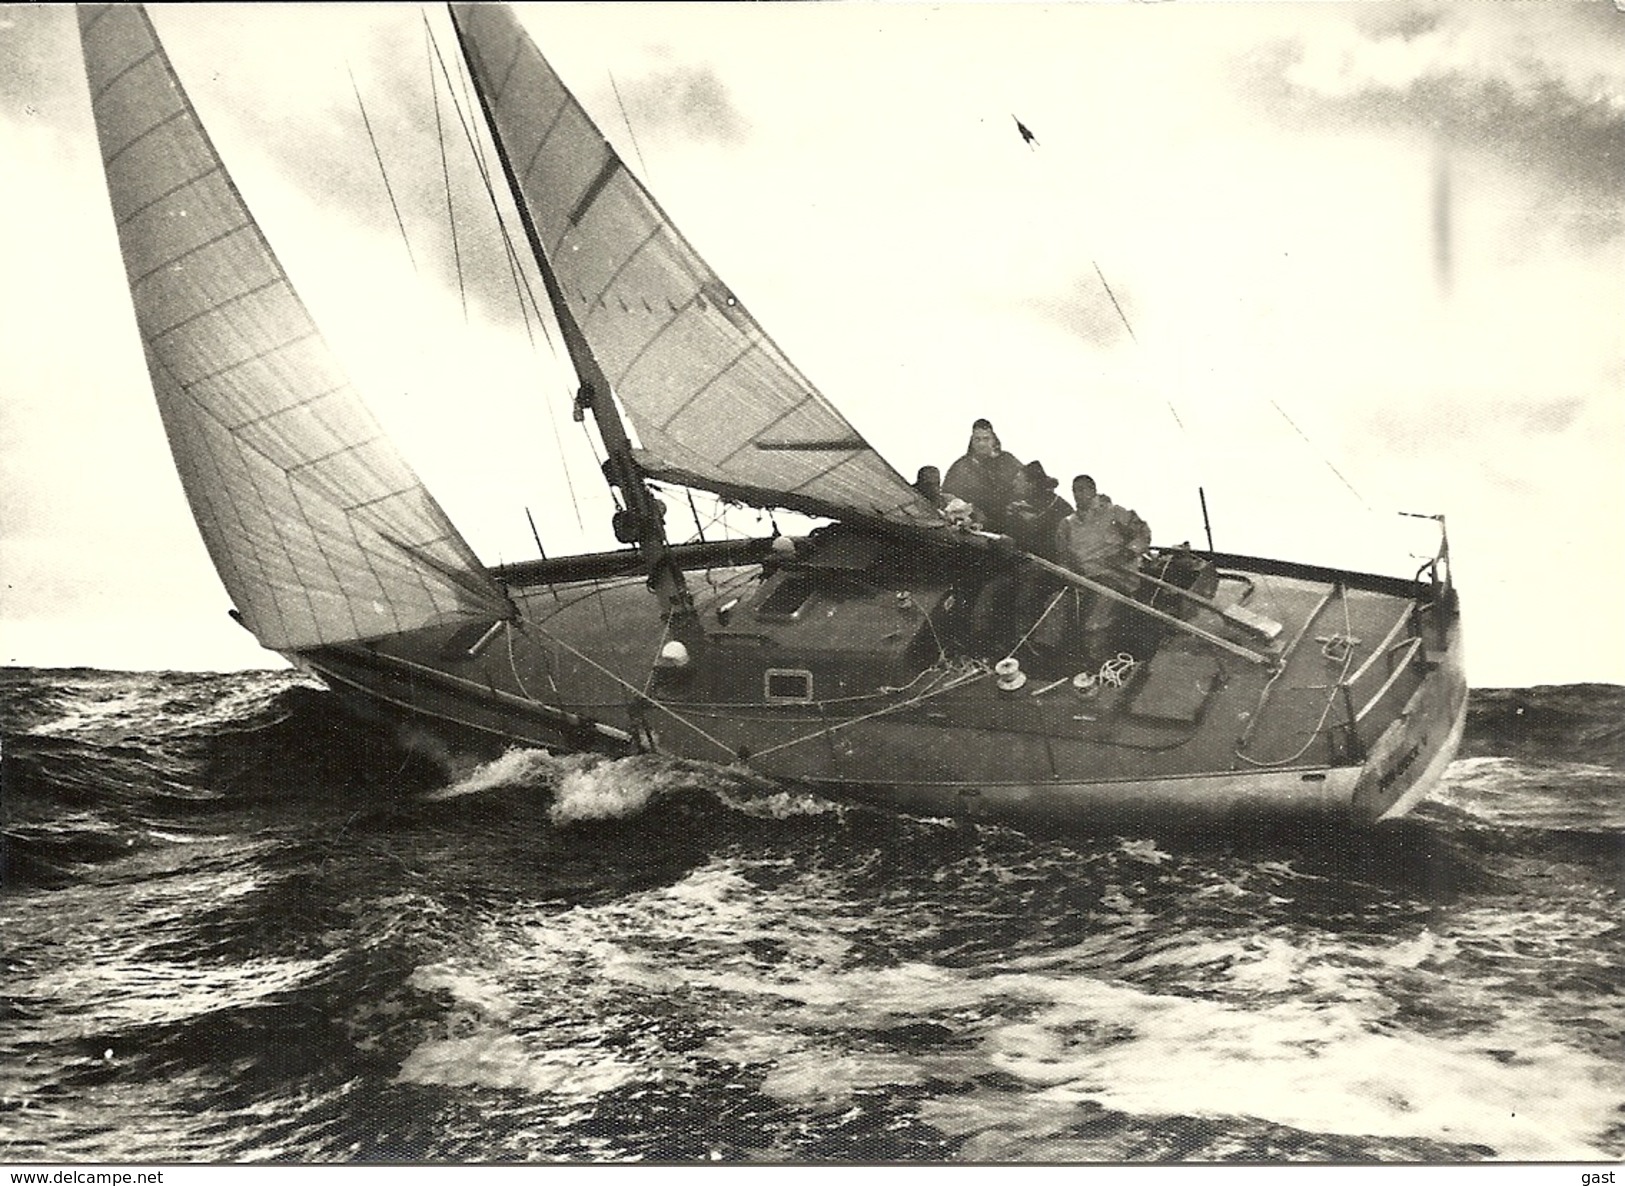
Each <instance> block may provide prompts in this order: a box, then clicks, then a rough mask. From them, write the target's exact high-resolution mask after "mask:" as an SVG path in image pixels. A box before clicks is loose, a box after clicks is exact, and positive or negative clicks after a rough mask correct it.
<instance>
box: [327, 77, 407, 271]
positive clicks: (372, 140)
mask: <svg viewBox="0 0 1625 1186" xmlns="http://www.w3.org/2000/svg"><path fill="white" fill-rule="evenodd" d="M344 69H345V71H346V72H347V73H348V74H349V75H350V89H351V90H353V91H355V105H356V106H357V107H358V108H360V110H361V126H362V127H364V128H366V129H367V142H368V143H369V144H371V145H372V159H373V160H375V161H377V162H378V175H379V176H380V177H382V178H383V180H384V193H386V194H388V195H389V208H390V209H391V210H393V211H394V212H395V225H396V226H397V227H399V228H400V231H401V242H402V243H404V244H406V258H407V259H409V260H411V261H412V270H413V271H414V272H415V271H417V270H418V260H417V256H415V255H413V254H412V240H411V239H409V238H408V237H407V235H406V223H405V222H404V221H403V220H402V219H401V207H400V204H399V203H398V202H396V201H395V190H394V188H393V187H392V186H391V185H390V184H389V171H388V170H387V169H385V168H384V156H383V153H381V152H380V151H379V150H378V137H376V136H374V135H373V132H372V121H371V120H370V119H368V118H367V105H366V104H365V103H363V102H362V101H361V87H360V86H359V85H358V84H357V83H356V80H355V71H354V70H351V69H350V66H349V63H348V62H346V63H345V66H344Z"/></svg>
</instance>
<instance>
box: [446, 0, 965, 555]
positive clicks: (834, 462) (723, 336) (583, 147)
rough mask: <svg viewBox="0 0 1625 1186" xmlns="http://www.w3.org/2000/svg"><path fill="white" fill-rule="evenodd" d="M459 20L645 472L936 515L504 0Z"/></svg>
mask: <svg viewBox="0 0 1625 1186" xmlns="http://www.w3.org/2000/svg"><path fill="white" fill-rule="evenodd" d="M452 19H453V21H454V22H455V24H456V26H457V30H458V34H459V36H460V37H461V39H462V43H463V47H464V52H465V55H466V57H467V58H468V61H469V65H470V68H471V70H472V72H473V76H474V85H475V86H476V88H478V90H479V91H480V93H481V95H482V96H483V98H484V100H485V103H486V106H487V110H488V114H489V116H490V119H491V123H492V130H493V134H494V135H495V136H496V138H497V141H498V143H499V145H500V146H501V148H502V150H503V152H504V154H505V156H506V158H507V160H508V163H509V166H510V168H511V170H512V174H513V178H514V181H515V183H516V185H517V187H518V190H519V193H518V195H517V196H518V199H519V200H520V201H521V202H522V203H523V204H524V207H525V209H526V212H527V213H528V215H529V217H530V220H531V223H532V225H533V226H534V228H535V230H536V232H537V235H538V237H539V238H540V240H541V247H542V250H543V253H544V254H545V256H546V259H545V260H544V261H543V264H544V266H547V267H550V268H551V269H552V272H553V274H554V276H555V277H556V279H557V281H558V287H559V289H560V290H561V293H562V297H563V299H564V300H565V301H566V302H567V303H568V306H569V312H570V313H571V314H572V315H573V317H574V319H575V321H576V322H577V324H578V325H579V326H580V328H581V331H582V334H583V335H584V337H585V338H586V340H587V342H588V344H589V345H590V347H591V350H592V353H593V355H594V357H595V359H596V361H597V364H598V366H599V367H600V368H601V369H602V371H603V373H604V374H605V376H606V377H607V378H608V380H609V383H610V385H611V387H612V388H613V391H614V394H615V396H616V397H617V398H618V399H619V400H620V402H621V404H622V406H623V407H624V408H625V409H626V413H627V416H628V418H629V419H630V420H631V422H632V425H633V427H634V428H635V429H636V430H637V434H638V438H639V443H640V444H641V446H642V452H641V453H640V455H639V458H638V460H639V464H640V465H641V466H642V467H643V468H644V470H645V471H646V472H647V473H649V474H650V475H651V476H652V477H655V478H659V479H665V480H670V481H675V482H680V483H683V484H685V485H689V486H694V487H697V488H700V489H705V490H711V491H714V492H716V493H719V494H722V495H725V496H728V497H733V498H738V499H742V500H743V501H747V502H751V503H755V504H757V505H769V506H781V507H788V508H790V509H793V510H799V511H804V512H808V513H811V514H814V515H820V516H828V517H832V518H852V517H854V516H857V517H861V518H865V519H870V520H878V521H882V522H886V523H891V524H898V525H907V526H913V527H934V528H940V527H943V526H945V524H944V522H943V520H942V519H941V517H940V516H939V515H938V514H937V512H936V510H935V508H934V507H933V506H932V505H931V504H930V503H928V502H927V501H926V500H925V499H923V498H921V497H920V496H919V495H918V494H917V493H916V492H915V491H914V489H913V488H912V487H911V486H910V485H909V484H908V482H907V481H906V480H904V478H903V477H902V476H901V475H899V474H898V473H897V472H896V471H895V470H894V469H892V467H891V466H890V465H888V464H887V462H886V461H885V459H884V458H882V457H881V456H880V455H879V454H878V453H876V452H875V451H874V449H873V448H871V447H870V445H869V444H868V442H867V441H865V440H864V439H863V438H862V437H861V436H860V435H859V434H858V433H857V431H856V430H855V429H854V428H853V427H852V425H851V424H850V423H848V422H847V420H846V419H845V417H843V416H842V415H841V413H840V412H839V411H837V410H836V408H835V407H834V405H833V404H831V403H830V402H829V400H828V399H826V398H825V397H824V396H823V395H822V394H820V393H819V392H818V390H817V389H816V388H815V387H814V386H813V385H812V384H811V383H810V382H809V381H808V380H807V379H806V377H804V376H803V375H802V374H801V373H800V372H799V371H797V369H796V368H795V366H794V365H793V364H792V363H791V362H790V361H789V360H788V359H787V358H786V357H785V356H784V355H783V353H781V352H780V350H779V349H778V347H777V346H776V345H774V343H773V342H772V340H771V339H769V338H768V336H767V334H766V333H765V332H764V331H763V330H762V328H761V326H760V325H758V324H757V322H756V320H755V319H754V318H753V317H752V316H751V315H750V314H749V313H748V312H747V311H746V310H745V309H744V307H743V306H742V305H741V304H740V303H739V301H738V300H737V299H736V298H735V296H734V295H733V293H732V292H731V291H730V290H729V289H728V287H727V286H726V285H725V284H723V282H722V281H721V280H720V279H719V278H718V277H717V275H716V274H715V273H714V272H713V271H712V270H711V269H710V267H709V266H707V265H706V263H705V261H704V260H702V259H701V258H700V257H699V255H698V254H697V253H696V252H695V251H694V249H693V248H692V247H691V246H689V244H688V242H687V241H686V240H685V239H684V238H683V237H682V235H681V234H680V233H679V232H678V231H677V229H676V227H675V226H673V225H672V223H671V221H670V220H669V219H668V218H667V217H666V215H665V214H664V213H663V212H662V211H661V209H660V208H659V206H658V205H657V204H656V203H655V201H654V199H653V198H652V197H651V196H650V195H649V193H648V191H647V190H645V189H644V188H643V186H642V184H640V183H639V181H638V180H637V178H636V177H634V176H633V175H632V174H631V172H629V171H628V170H627V168H626V166H625V164H624V163H623V162H622V161H621V159H620V158H619V157H618V156H617V155H616V153H615V151H614V149H613V148H612V147H611V146H610V144H609V143H608V141H607V140H606V139H605V138H604V136H603V134H602V133H601V132H600V131H599V130H598V128H597V127H596V126H595V125H594V124H593V122H592V120H591V118H590V117H589V116H588V115H587V113H586V111H585V110H583V108H582V107H581V105H580V103H578V102H577V101H576V99H575V97H574V96H573V95H571V94H570V92H569V91H568V90H567V89H566V88H565V86H564V84H563V83H562V82H561V81H560V79H559V77H558V75H557V74H555V73H554V71H553V68H552V67H551V66H550V65H548V63H547V61H546V60H545V59H544V58H543V57H542V55H541V53H540V52H539V51H538V50H537V49H536V46H535V45H534V43H532V41H531V40H530V38H529V36H528V35H527V34H526V33H525V32H524V30H523V29H521V28H520V26H519V24H518V22H517V20H516V19H515V17H514V15H513V13H512V12H511V11H510V10H509V9H508V8H507V7H506V6H505V5H485V4H459V5H453V6H452Z"/></svg>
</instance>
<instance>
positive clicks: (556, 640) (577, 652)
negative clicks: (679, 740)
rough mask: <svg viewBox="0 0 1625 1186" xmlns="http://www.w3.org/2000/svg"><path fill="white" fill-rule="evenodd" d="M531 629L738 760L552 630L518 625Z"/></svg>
mask: <svg viewBox="0 0 1625 1186" xmlns="http://www.w3.org/2000/svg"><path fill="white" fill-rule="evenodd" d="M529 627H535V629H536V630H537V631H538V632H540V633H541V634H543V635H545V636H546V637H547V638H548V639H550V640H551V641H552V642H553V643H554V644H555V645H556V646H558V647H559V648H560V649H561V650H565V651H569V652H570V654H572V655H574V656H575V657H576V658H577V659H580V660H581V661H582V662H583V663H585V664H587V666H589V667H591V668H594V669H595V670H597V671H598V672H599V673H600V674H602V675H604V676H605V677H607V678H608V679H609V680H610V681H611V682H613V683H617V684H619V685H620V686H621V687H623V688H625V689H626V690H627V691H628V692H631V693H633V694H634V695H636V696H640V697H642V698H643V699H644V700H647V701H648V702H649V703H650V704H652V705H654V707H656V708H658V709H659V710H660V711H661V712H663V713H665V714H666V715H667V716H669V717H671V718H672V719H673V720H674V721H676V722H677V723H678V724H681V725H686V726H687V727H688V728H690V729H692V730H693V731H694V732H696V733H698V734H699V735H700V736H701V737H703V738H705V740H707V741H709V742H710V743H711V744H712V745H714V746H716V747H717V748H718V749H720V750H721V751H722V752H723V753H725V754H727V755H728V758H729V760H730V761H732V760H734V759H736V758H738V756H739V755H738V754H736V753H735V752H734V750H733V748H732V747H731V746H729V745H728V744H727V742H724V741H719V740H718V739H717V738H715V737H713V736H712V735H711V734H710V733H707V732H706V731H705V730H704V729H702V728H701V727H700V726H699V725H696V724H695V723H694V722H693V721H691V720H689V719H688V718H687V717H685V716H683V715H682V714H681V713H679V712H677V711H676V710H675V709H673V708H671V707H669V706H668V705H665V704H662V703H661V702H660V701H658V700H656V699H654V698H653V697H650V696H644V695H643V693H642V692H640V691H639V690H638V688H637V685H636V684H631V683H628V682H627V681H626V680H624V679H622V678H621V677H620V676H618V675H616V674H615V673H614V672H613V671H611V670H610V669H609V668H607V667H605V666H604V665H603V664H602V663H600V662H598V661H597V660H596V659H594V658H593V657H592V656H591V655H588V654H587V653H586V652H584V651H580V650H577V649H576V648H575V647H573V646H571V645H570V644H569V643H567V642H565V641H564V639H562V638H560V637H559V636H558V635H556V634H554V633H553V632H552V631H551V630H548V629H547V628H546V627H545V626H542V625H541V624H540V623H537V622H526V621H524V620H521V621H520V622H519V623H518V624H517V628H518V629H519V631H520V632H521V633H524V632H525V631H526V630H527V628H529Z"/></svg>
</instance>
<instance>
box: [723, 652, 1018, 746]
mask: <svg viewBox="0 0 1625 1186" xmlns="http://www.w3.org/2000/svg"><path fill="white" fill-rule="evenodd" d="M990 674H992V672H991V669H990V668H987V667H977V666H970V667H965V668H962V669H960V670H959V671H956V672H950V673H948V679H947V682H946V683H944V684H942V685H941V686H940V687H936V688H931V689H929V690H927V691H924V692H921V693H920V694H919V695H917V696H911V697H909V698H908V699H907V700H900V701H898V702H897V703H895V704H888V705H885V706H884V707H882V708H877V709H875V711H874V712H869V713H864V714H863V715H861V716H855V717H850V718H848V719H846V720H844V721H838V722H836V723H835V724H833V725H829V726H827V727H826V728H823V729H815V730H813V731H812V732H811V733H803V734H802V735H801V736H799V737H792V738H790V740H788V741H782V742H780V743H779V744H778V745H770V746H767V747H766V748H764V749H759V750H756V751H754V752H753V753H752V754H751V757H752V758H760V757H762V756H764V755H766V754H773V753H777V752H778V751H780V750H785V749H789V748H790V747H791V746H793V745H800V744H802V743H803V742H807V741H813V740H815V739H816V738H819V737H827V736H829V735H830V734H832V733H835V732H836V731H837V730H840V729H846V728H850V727H851V726H853V725H859V724H862V723H863V722H864V721H872V720H874V719H876V718H877V717H883V716H890V715H891V714H892V713H895V712H902V711H903V710H905V709H909V708H914V707H916V706H917V705H920V704H924V703H925V702H926V701H927V700H930V699H931V698H932V697H934V696H941V695H943V694H944V693H947V692H952V691H955V690H957V689H959V688H962V687H964V686H965V685H966V684H970V683H974V682H976V681H977V680H979V679H982V678H984V677H986V676H988V675H990ZM833 703H836V702H835V701H832V700H821V701H819V702H818V704H819V705H820V707H821V706H823V705H825V704H833Z"/></svg>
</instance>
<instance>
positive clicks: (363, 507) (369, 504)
mask: <svg viewBox="0 0 1625 1186" xmlns="http://www.w3.org/2000/svg"><path fill="white" fill-rule="evenodd" d="M411 492H412V487H410V486H398V487H396V488H395V489H394V490H391V491H390V492H389V493H387V494H380V495H379V496H378V497H377V498H366V499H363V500H361V501H360V502H352V503H350V504H349V506H348V507H346V508H345V509H346V510H351V511H371V509H372V508H373V507H375V506H377V505H378V504H379V503H381V502H388V501H389V500H390V499H392V498H399V497H400V496H401V495H403V494H410V493H411ZM446 538H448V537H447V536H443V535H442V536H438V537H436V539H432V540H425V541H424V543H435V542H437V541H438V540H444V539H446ZM419 546H421V545H419Z"/></svg>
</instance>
